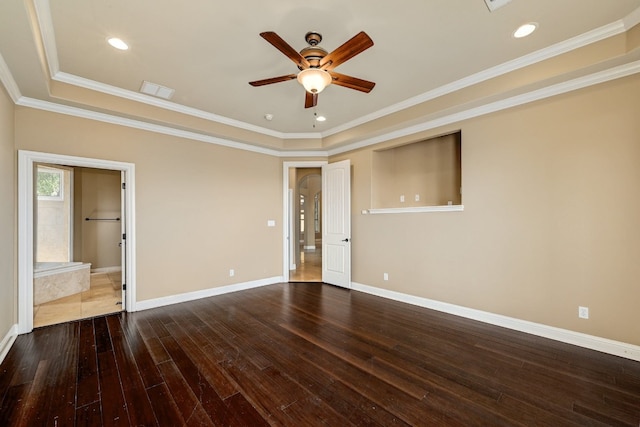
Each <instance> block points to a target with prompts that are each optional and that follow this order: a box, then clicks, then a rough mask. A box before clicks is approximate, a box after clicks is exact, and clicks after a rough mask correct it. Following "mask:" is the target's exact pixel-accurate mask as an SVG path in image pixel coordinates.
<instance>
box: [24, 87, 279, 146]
mask: <svg viewBox="0 0 640 427" xmlns="http://www.w3.org/2000/svg"><path fill="white" fill-rule="evenodd" d="M16 104H17V105H20V106H23V107H29V108H35V109H38V110H44V111H50V112H53V113H60V114H65V115H68V116H74V117H80V118H84V119H89V120H96V121H99V122H104V123H110V124H115V125H120V126H126V127H130V128H135V129H141V130H146V131H150V132H156V133H161V134H165V135H171V136H176V137H179V138H185V139H191V140H194V141H201V142H207V143H210V144H215V145H221V146H223V147H230V148H237V149H239V150H245V151H251V152H254V153H260V154H266V155H269V156H276V157H279V156H280V153H281V152H280V151H279V150H276V149H270V148H264V147H258V146H256V145H252V144H246V143H243V142H236V141H231V140H228V139H223V138H218V137H215V136H210V135H205V134H201V133H197V132H192V131H186V130H182V129H176V128H172V127H169V126H162V125H157V124H154V123H147V122H143V121H140V120H133V119H128V118H125V117H119V116H114V115H110V114H105V113H99V112H96V111H90V110H85V109H82V108H77V107H70V106H68V105H62V104H57V103H53V102H49V101H42V100H39V99H33V98H27V97H24V96H23V97H21V98H20V99H19V100H18V102H17V103H16Z"/></svg>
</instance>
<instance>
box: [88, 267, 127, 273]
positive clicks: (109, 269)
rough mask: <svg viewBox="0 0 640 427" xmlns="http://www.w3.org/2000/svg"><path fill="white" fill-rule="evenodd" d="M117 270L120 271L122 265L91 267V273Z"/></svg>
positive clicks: (115, 271)
mask: <svg viewBox="0 0 640 427" xmlns="http://www.w3.org/2000/svg"><path fill="white" fill-rule="evenodd" d="M118 271H122V267H120V266H119V265H117V266H115V267H100V268H92V269H91V272H92V273H117V272H118Z"/></svg>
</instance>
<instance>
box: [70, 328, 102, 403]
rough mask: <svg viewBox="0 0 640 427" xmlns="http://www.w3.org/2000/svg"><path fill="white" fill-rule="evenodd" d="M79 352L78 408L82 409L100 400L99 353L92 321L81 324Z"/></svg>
mask: <svg viewBox="0 0 640 427" xmlns="http://www.w3.org/2000/svg"><path fill="white" fill-rule="evenodd" d="M78 352H79V354H78V368H77V369H78V377H77V392H76V395H77V396H76V406H77V407H78V408H81V407H83V406H85V405H88V404H90V403H94V402H98V401H99V400H100V384H99V382H98V353H97V351H96V339H95V334H94V330H93V320H92V319H88V320H83V321H81V322H80V338H79V348H78ZM98 406H99V405H98Z"/></svg>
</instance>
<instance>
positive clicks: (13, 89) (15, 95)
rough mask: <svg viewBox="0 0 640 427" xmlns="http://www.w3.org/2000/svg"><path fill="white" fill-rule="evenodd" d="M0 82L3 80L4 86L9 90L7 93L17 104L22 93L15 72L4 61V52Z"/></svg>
mask: <svg viewBox="0 0 640 427" xmlns="http://www.w3.org/2000/svg"><path fill="white" fill-rule="evenodd" d="M0 82H2V84H3V86H4V87H5V89H6V90H7V93H8V94H9V96H10V97H11V99H12V100H13V103H14V104H16V103H17V102H18V99H20V97H21V96H22V94H21V93H20V88H19V87H18V84H17V83H16V81H15V79H14V78H13V74H11V70H9V66H8V65H7V63H6V62H5V61H4V58H3V57H2V54H0Z"/></svg>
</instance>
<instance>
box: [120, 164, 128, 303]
mask: <svg viewBox="0 0 640 427" xmlns="http://www.w3.org/2000/svg"><path fill="white" fill-rule="evenodd" d="M125 173H126V172H125V171H121V172H120V188H121V191H120V226H121V228H120V233H122V234H121V235H120V259H121V261H120V266H121V268H122V269H121V270H120V275H121V276H122V278H121V279H122V300H121V301H122V309H123V310H125V309H126V307H127V305H126V302H127V301H126V299H125V296H126V294H127V292H126V289H127V268H126V267H127V222H126V217H127V216H126V212H127V206H126V201H127V193H126V192H127V189H126V184H125V183H126V176H125Z"/></svg>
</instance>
